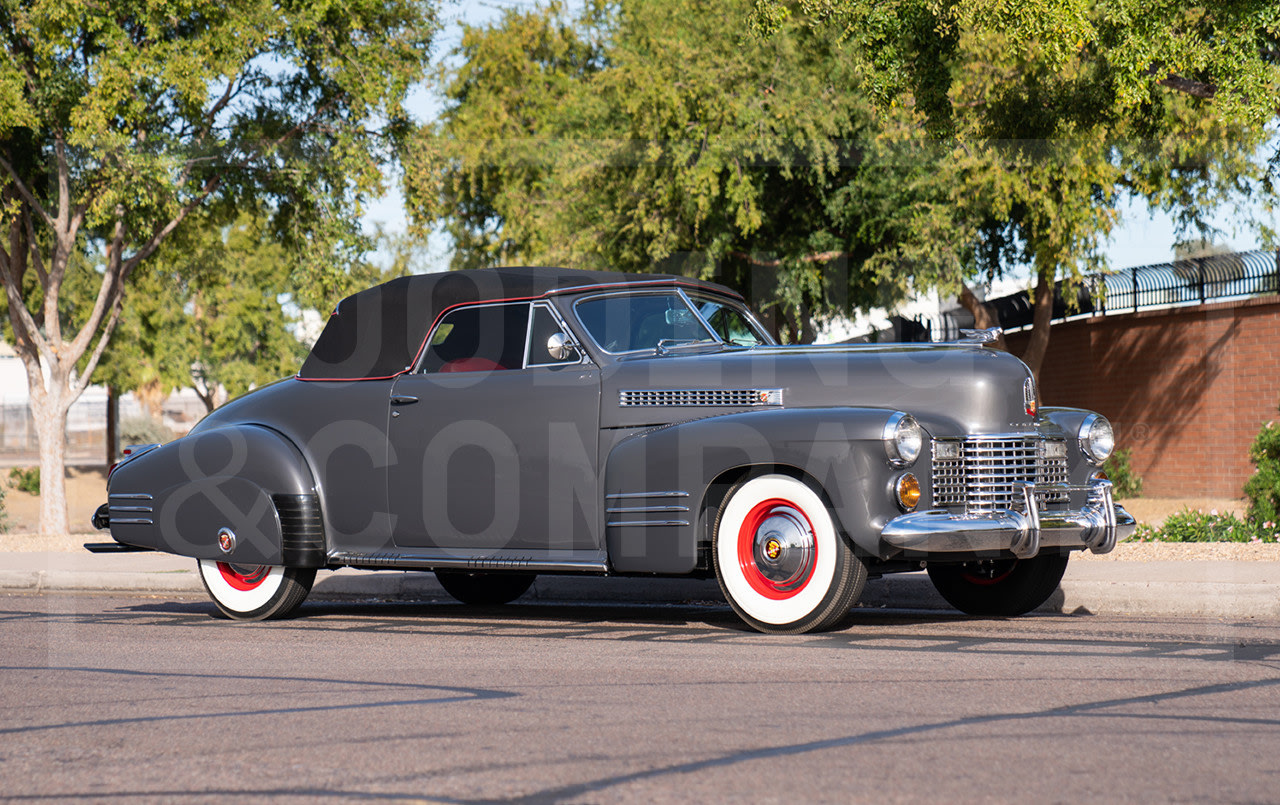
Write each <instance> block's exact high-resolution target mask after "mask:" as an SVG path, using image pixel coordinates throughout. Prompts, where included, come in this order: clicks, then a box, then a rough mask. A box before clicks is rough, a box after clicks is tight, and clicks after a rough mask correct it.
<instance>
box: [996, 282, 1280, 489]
mask: <svg viewBox="0 0 1280 805" xmlns="http://www.w3.org/2000/svg"><path fill="white" fill-rule="evenodd" d="M1026 341H1027V334H1026V333H1015V334H1013V335H1011V336H1010V337H1009V347H1010V349H1011V350H1013V352H1014V354H1021V353H1022V351H1023V349H1024V348H1025V346H1026ZM1040 384H1041V395H1040V396H1041V400H1042V402H1043V404H1044V405H1067V406H1077V407H1080V408H1090V409H1092V410H1094V411H1098V412H1099V413H1101V414H1104V415H1105V416H1106V417H1107V418H1108V419H1110V420H1111V422H1112V424H1113V425H1114V426H1115V428H1116V436H1117V443H1118V445H1119V446H1120V447H1124V448H1130V449H1131V450H1132V451H1133V467H1134V469H1135V470H1137V472H1138V473H1139V474H1140V475H1141V476H1142V478H1143V481H1144V488H1143V493H1144V494H1145V495H1149V496H1151V497H1190V496H1206V497H1241V496H1242V495H1243V492H1242V491H1241V490H1242V488H1243V486H1244V482H1245V480H1246V479H1247V478H1248V477H1249V475H1250V474H1252V472H1253V465H1252V464H1250V463H1249V445H1250V443H1251V442H1252V441H1253V437H1254V436H1255V435H1256V434H1257V432H1258V429H1259V428H1260V427H1261V426H1262V425H1263V424H1264V423H1266V422H1268V421H1270V420H1272V419H1277V418H1280V414H1278V413H1277V410H1276V406H1277V403H1280V297H1276V296H1268V297H1264V298H1258V299H1247V300H1243V301H1238V302H1221V303H1217V304H1211V305H1200V306H1195V307H1184V308H1173V309H1169V310H1153V311H1139V312H1137V313H1129V314H1124V315H1113V316H1098V317H1094V318H1088V319H1079V320H1077V321H1071V322H1066V323H1063V324H1055V325H1054V326H1053V333H1052V336H1051V337H1050V341H1049V351H1048V354H1047V355H1046V357H1045V362H1044V366H1043V368H1042V370H1041V376H1040Z"/></svg>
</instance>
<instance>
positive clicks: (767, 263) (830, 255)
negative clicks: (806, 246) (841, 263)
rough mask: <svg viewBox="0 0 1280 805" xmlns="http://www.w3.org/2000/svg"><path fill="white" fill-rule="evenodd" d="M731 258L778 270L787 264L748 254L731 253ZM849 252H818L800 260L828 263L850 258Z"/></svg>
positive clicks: (780, 260)
mask: <svg viewBox="0 0 1280 805" xmlns="http://www.w3.org/2000/svg"><path fill="white" fill-rule="evenodd" d="M729 256H730V257H737V258H739V259H741V260H746V261H747V262H749V263H751V265H753V266H761V267H763V268H777V267H779V266H781V265H782V264H783V262H785V261H784V260H783V259H778V260H757V259H756V258H754V257H752V256H751V255H749V254H747V253H746V252H729ZM848 256H849V253H848V252H817V253H815V254H806V255H804V256H802V257H800V258H798V259H799V260H800V262H802V263H826V262H829V261H831V260H836V259H838V258H841V257H848Z"/></svg>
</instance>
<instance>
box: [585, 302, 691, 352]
mask: <svg viewBox="0 0 1280 805" xmlns="http://www.w3.org/2000/svg"><path fill="white" fill-rule="evenodd" d="M575 310H576V311H577V313H578V320H579V321H581V322H582V326H583V327H584V328H586V331H587V333H588V334H589V335H590V336H591V338H592V339H593V340H594V341H595V342H596V343H597V344H599V345H600V348H601V349H603V350H604V351H605V352H614V353H617V352H634V351H639V350H656V349H657V348H658V346H659V344H662V343H663V342H667V344H668V345H669V344H679V343H691V342H696V341H711V342H714V341H716V337H715V336H714V335H713V334H712V333H711V331H710V330H708V329H707V326H706V324H704V323H703V321H702V319H701V318H700V317H699V316H698V315H697V314H696V313H694V311H693V310H691V309H690V308H689V306H688V305H687V304H686V303H685V301H684V297H683V296H681V295H680V294H679V293H676V292H671V293H649V294H615V295H612V296H597V297H594V298H591V299H584V300H582V301H581V302H578V303H577V305H575Z"/></svg>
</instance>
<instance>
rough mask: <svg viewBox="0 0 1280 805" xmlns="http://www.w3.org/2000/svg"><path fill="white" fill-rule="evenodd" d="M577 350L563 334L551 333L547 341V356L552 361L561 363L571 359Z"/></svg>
mask: <svg viewBox="0 0 1280 805" xmlns="http://www.w3.org/2000/svg"><path fill="white" fill-rule="evenodd" d="M577 351H578V350H577V349H576V348H575V347H574V346H573V343H572V342H571V341H570V340H569V337H568V336H567V335H565V334H564V333H552V334H551V337H550V338H548V339H547V354H548V355H550V356H551V358H552V360H557V361H563V360H567V359H568V358H571V357H573V355H574V353H576V352H577Z"/></svg>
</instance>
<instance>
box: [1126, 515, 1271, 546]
mask: <svg viewBox="0 0 1280 805" xmlns="http://www.w3.org/2000/svg"><path fill="white" fill-rule="evenodd" d="M1277 532H1280V526H1277V524H1276V522H1275V521H1271V520H1268V521H1264V522H1261V523H1253V522H1251V521H1249V520H1241V519H1239V518H1237V517H1236V516H1235V515H1234V514H1230V513H1226V514H1219V513H1218V512H1217V511H1216V510H1213V511H1210V512H1208V513H1206V512H1202V511H1200V510H1199V509H1183V510H1182V511H1180V512H1178V513H1176V514H1172V515H1170V516H1169V518H1168V519H1166V520H1165V521H1164V525H1162V526H1160V527H1159V528H1156V527H1154V526H1150V525H1147V524H1145V523H1141V524H1139V525H1138V530H1137V534H1136V538H1137V540H1138V541H1140V542H1276V541H1277V536H1278V534H1277Z"/></svg>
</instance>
